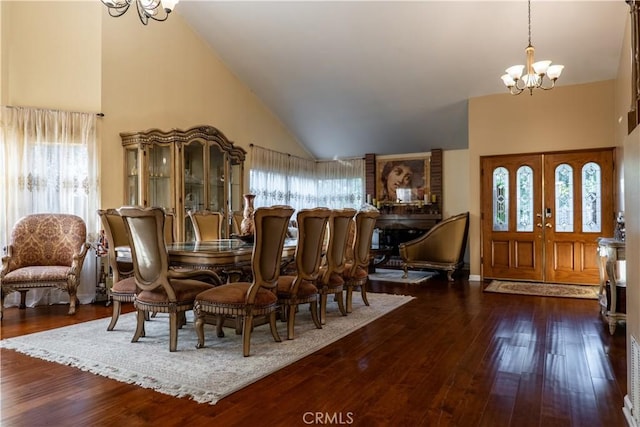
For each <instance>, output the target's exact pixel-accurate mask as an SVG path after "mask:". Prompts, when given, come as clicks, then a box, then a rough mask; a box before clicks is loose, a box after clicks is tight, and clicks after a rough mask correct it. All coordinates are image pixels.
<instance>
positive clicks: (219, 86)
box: [102, 11, 309, 206]
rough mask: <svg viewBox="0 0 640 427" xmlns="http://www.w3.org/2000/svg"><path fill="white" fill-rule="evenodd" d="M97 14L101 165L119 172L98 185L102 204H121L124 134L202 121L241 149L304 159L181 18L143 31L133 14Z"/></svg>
mask: <svg viewBox="0 0 640 427" xmlns="http://www.w3.org/2000/svg"><path fill="white" fill-rule="evenodd" d="M102 16H103V19H102V42H103V45H102V53H103V56H102V64H103V68H102V71H103V80H102V93H103V104H102V108H103V112H104V113H105V117H104V119H103V121H102V122H103V132H102V137H103V143H104V147H103V156H102V159H103V164H102V167H103V169H107V168H108V169H110V170H111V171H114V170H115V171H117V172H118V173H116V174H114V175H113V179H112V178H110V179H109V182H110V185H109V186H103V196H102V202H103V204H104V205H105V206H113V205H118V204H120V203H121V201H122V193H123V192H122V188H123V179H124V178H123V174H122V173H120V171H122V169H123V166H122V161H123V155H122V147H121V145H120V137H119V132H122V131H135V130H145V129H149V128H160V129H163V130H169V129H172V128H178V129H187V128H190V127H192V126H197V125H201V124H208V125H212V126H214V127H216V128H218V129H219V130H221V131H222V132H223V133H224V134H225V135H226V136H227V138H228V139H229V140H231V141H233V142H234V143H235V144H236V145H237V146H240V147H243V148H244V149H245V150H247V151H249V144H251V143H255V144H257V145H261V146H264V147H268V148H271V149H274V150H278V151H281V152H287V153H291V154H294V155H297V156H301V157H306V158H309V154H308V153H307V152H306V151H304V150H303V148H302V147H301V145H300V144H299V143H298V142H297V141H296V139H295V138H294V137H293V136H292V135H291V134H290V133H289V132H288V130H287V129H286V128H285V127H284V125H283V124H282V123H281V122H280V121H279V119H278V118H277V117H276V116H274V115H273V114H272V113H271V112H270V111H269V110H268V109H267V108H266V107H265V106H264V105H263V104H262V102H261V101H260V100H259V99H258V98H257V97H256V96H255V95H254V94H253V93H252V92H251V90H250V89H249V88H248V87H247V86H246V85H245V84H243V83H242V82H241V81H240V80H238V79H237V78H236V76H235V75H233V74H232V73H231V72H230V71H229V70H228V69H227V68H226V66H225V65H224V64H223V63H222V62H221V61H220V59H219V58H218V57H217V56H216V55H215V54H214V53H213V51H212V50H211V49H210V48H209V46H208V45H207V44H205V43H204V41H203V40H202V39H201V38H200V37H199V36H198V35H197V34H195V33H194V32H193V31H192V30H191V28H190V27H189V26H188V25H187V24H186V23H185V21H184V20H183V19H182V17H181V16H180V15H179V13H175V14H173V15H171V16H170V17H169V19H168V20H167V21H166V22H162V23H157V22H152V23H150V24H149V25H147V26H143V25H141V24H140V22H139V20H138V17H137V16H136V15H135V14H133V13H129V14H128V16H127V15H125V16H123V17H121V18H118V19H115V18H112V17H110V16H109V15H108V14H107V13H106V11H105V12H104V13H103V15H102ZM246 170H247V171H248V168H246ZM109 175H110V176H111V174H109ZM247 184H248V179H245V187H246V185H247Z"/></svg>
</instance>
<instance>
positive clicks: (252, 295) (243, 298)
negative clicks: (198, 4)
mask: <svg viewBox="0 0 640 427" xmlns="http://www.w3.org/2000/svg"><path fill="white" fill-rule="evenodd" d="M292 214H293V209H292V208H291V207H288V206H271V207H260V208H258V209H256V210H255V212H254V223H255V237H254V246H253V254H252V256H251V268H252V272H253V280H252V281H251V282H232V283H227V284H225V285H222V286H217V287H215V288H213V289H208V290H206V291H204V292H202V293H200V294H198V295H197V296H196V299H195V303H194V307H193V310H194V313H195V314H196V322H195V328H196V333H197V335H198V344H197V347H198V348H202V347H204V344H205V340H204V324H205V320H206V317H207V315H213V316H215V318H216V333H217V335H218V337H220V338H222V337H224V330H223V326H224V321H225V318H228V317H235V318H236V319H238V318H241V319H242V353H243V355H244V356H245V357H246V356H249V354H250V346H251V330H252V329H253V326H254V325H253V319H254V317H256V316H267V317H268V318H269V325H270V327H271V335H273V339H274V340H275V341H276V342H280V341H281V339H280V335H279V334H278V329H277V326H276V310H277V309H278V307H279V306H278V298H277V296H276V293H275V288H276V285H277V282H278V277H279V275H280V267H281V261H282V250H283V248H284V240H285V236H286V232H287V224H288V223H289V218H291V215H292Z"/></svg>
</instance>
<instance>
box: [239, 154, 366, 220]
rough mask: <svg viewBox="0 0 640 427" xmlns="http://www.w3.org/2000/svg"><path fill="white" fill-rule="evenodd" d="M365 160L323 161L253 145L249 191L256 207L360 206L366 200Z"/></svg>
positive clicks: (297, 208)
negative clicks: (280, 205)
mask: <svg viewBox="0 0 640 427" xmlns="http://www.w3.org/2000/svg"><path fill="white" fill-rule="evenodd" d="M364 176H365V161H364V159H352V160H335V161H321V162H316V161H313V160H307V159H302V158H299V157H295V156H291V155H289V154H286V153H279V152H277V151H273V150H269V149H266V148H262V147H258V146H253V147H252V148H251V166H250V171H249V191H250V192H251V193H252V194H255V195H256V198H255V202H254V206H255V207H258V206H270V205H278V204H285V205H290V206H291V207H293V208H294V209H296V210H299V209H305V208H313V207H317V206H324V207H329V208H346V207H352V208H356V209H358V208H360V207H361V206H362V204H363V203H364V192H365V189H364V183H365V179H364Z"/></svg>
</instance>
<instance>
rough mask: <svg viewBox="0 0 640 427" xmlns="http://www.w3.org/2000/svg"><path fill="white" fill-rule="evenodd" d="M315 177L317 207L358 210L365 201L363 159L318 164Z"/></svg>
mask: <svg viewBox="0 0 640 427" xmlns="http://www.w3.org/2000/svg"><path fill="white" fill-rule="evenodd" d="M316 177H317V184H316V185H317V188H318V191H317V194H318V200H317V203H318V205H319V206H326V207H328V208H331V209H339V208H354V209H360V208H361V207H362V205H363V203H364V202H365V201H366V200H365V198H364V192H365V178H364V177H365V161H364V159H351V160H335V161H321V162H318V163H317V164H316Z"/></svg>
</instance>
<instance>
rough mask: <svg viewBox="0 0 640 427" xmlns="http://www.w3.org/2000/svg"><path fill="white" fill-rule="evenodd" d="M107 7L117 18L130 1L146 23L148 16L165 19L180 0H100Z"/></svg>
mask: <svg viewBox="0 0 640 427" xmlns="http://www.w3.org/2000/svg"><path fill="white" fill-rule="evenodd" d="M100 1H102V3H104V5H105V6H107V7H108V8H109V15H111V16H113V17H115V18H117V17H119V16H122V15H124V14H125V13H126V12H127V10H129V6H131V4H132V3H135V4H136V8H137V9H138V17H140V22H142V23H143V24H144V25H147V23H148V22H149V18H151V19H153V20H154V21H166V20H167V18H168V17H169V14H170V13H171V11H172V10H173V8H174V7H175V6H176V4H178V2H179V1H180V0H100Z"/></svg>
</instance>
